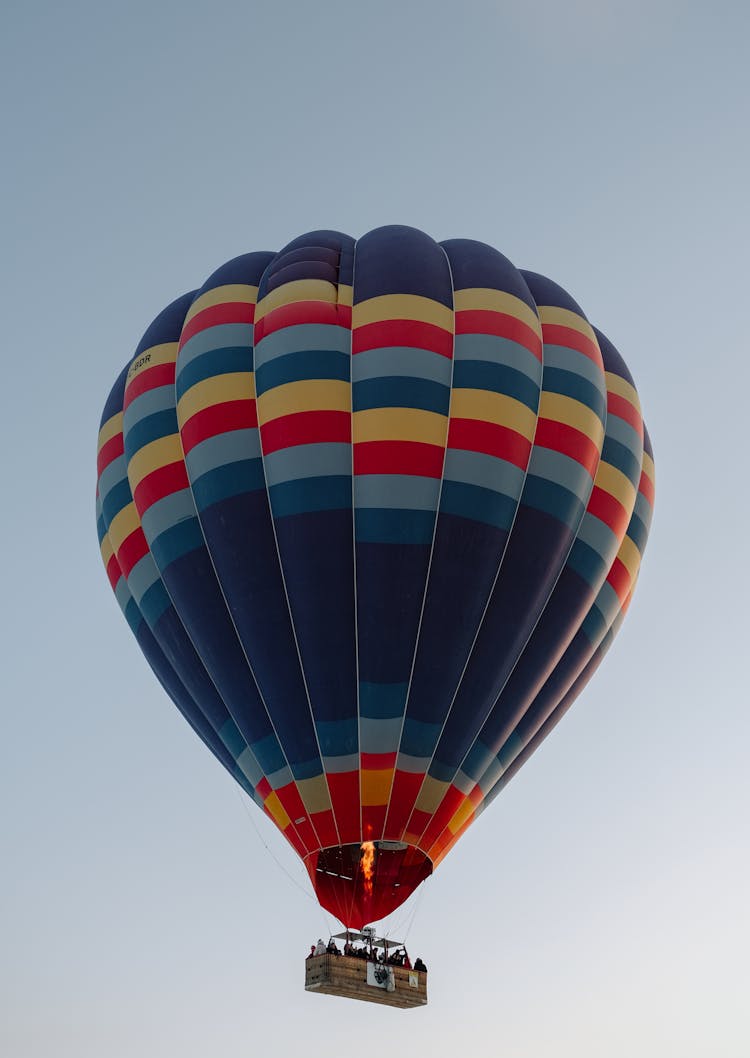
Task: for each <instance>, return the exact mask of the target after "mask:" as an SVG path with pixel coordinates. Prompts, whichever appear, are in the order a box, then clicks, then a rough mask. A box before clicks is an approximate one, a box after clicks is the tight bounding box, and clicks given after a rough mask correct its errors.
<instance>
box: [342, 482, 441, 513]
mask: <svg viewBox="0 0 750 1058" xmlns="http://www.w3.org/2000/svg"><path fill="white" fill-rule="evenodd" d="M353 486H354V489H353V496H354V506H355V508H361V507H365V508H370V507H374V508H378V507H381V508H387V509H389V510H406V511H435V510H436V508H437V503H438V496H439V495H440V480H439V479H438V478H425V477H416V476H415V475H413V474H358V475H356V476H355V478H354V482H353Z"/></svg>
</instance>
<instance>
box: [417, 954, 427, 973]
mask: <svg viewBox="0 0 750 1058" xmlns="http://www.w3.org/2000/svg"><path fill="white" fill-rule="evenodd" d="M414 969H415V970H421V971H422V973H427V967H426V966H425V964H424V963H423V962H422V960H421V959H420V958H419V957H417V958H416V959H415V960H414Z"/></svg>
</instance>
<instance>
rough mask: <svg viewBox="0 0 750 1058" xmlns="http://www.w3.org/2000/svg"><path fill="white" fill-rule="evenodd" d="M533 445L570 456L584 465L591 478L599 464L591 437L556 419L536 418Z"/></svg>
mask: <svg viewBox="0 0 750 1058" xmlns="http://www.w3.org/2000/svg"><path fill="white" fill-rule="evenodd" d="M534 446H535V447H538V448H550V449H551V450H552V451H553V452H561V453H562V454H563V455H566V456H570V458H571V459H575V461H576V463H580V464H581V466H582V467H585V468H586V470H588V472H589V474H590V475H591V477H592V478H593V477H594V474H595V473H596V468H597V467H598V466H599V454H600V453H599V449H598V447H597V446H596V445H595V444H594V442H593V441H592V440H591V438H590V437H587V435H586V434H585V433H582V432H581V431H580V430H576V429H575V427H573V426H568V425H567V423H564V422H557V420H556V419H543V418H540V419H538V420H537V424H536V434H535V435H534Z"/></svg>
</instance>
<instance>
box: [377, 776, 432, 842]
mask: <svg viewBox="0 0 750 1058" xmlns="http://www.w3.org/2000/svg"><path fill="white" fill-rule="evenodd" d="M423 780H424V775H423V774H422V773H421V772H411V771H401V770H400V769H397V771H396V774H395V775H394V777H393V790H392V792H391V799H390V803H389V806H388V818H387V819H386V822H385V831H384V834H383V836H384V837H385V839H386V840H387V841H401V840H403V834H404V830H405V829H406V823H407V821H408V819H409V813H410V812H411V810H412V808H413V807H414V802H415V801H416V799H417V797H418V796H419V791H420V789H421V786H422V782H423ZM425 826H426V823H425Z"/></svg>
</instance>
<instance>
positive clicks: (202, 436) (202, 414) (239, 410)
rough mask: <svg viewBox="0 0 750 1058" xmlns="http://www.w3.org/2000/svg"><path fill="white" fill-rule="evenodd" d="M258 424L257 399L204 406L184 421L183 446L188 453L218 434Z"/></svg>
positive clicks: (181, 431)
mask: <svg viewBox="0 0 750 1058" xmlns="http://www.w3.org/2000/svg"><path fill="white" fill-rule="evenodd" d="M257 425H258V416H257V414H256V408H255V400H254V398H252V397H251V398H250V399H249V400H227V401H223V402H222V403H221V404H212V405H211V406H210V407H208V408H202V409H201V410H200V411H197V412H196V413H195V415H191V416H190V418H189V419H188V420H187V421H186V422H185V423H183V425H182V427H181V429H180V437H181V438H182V448H183V451H184V452H185V455H187V453H188V452H190V451H192V449H193V448H195V446H196V445H197V444H200V443H201V441H205V440H206V439H207V438H208V437H216V436H217V434H223V433H231V431H232V430H250V429H253V428H256V427H257Z"/></svg>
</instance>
